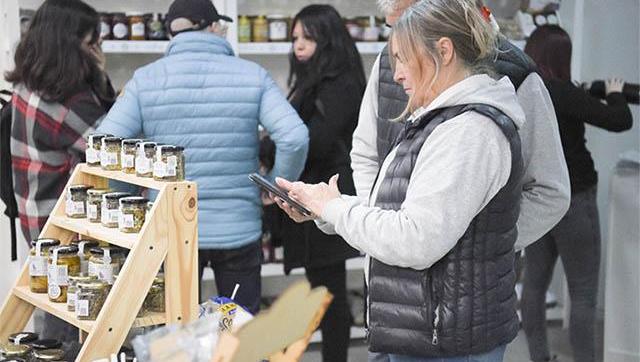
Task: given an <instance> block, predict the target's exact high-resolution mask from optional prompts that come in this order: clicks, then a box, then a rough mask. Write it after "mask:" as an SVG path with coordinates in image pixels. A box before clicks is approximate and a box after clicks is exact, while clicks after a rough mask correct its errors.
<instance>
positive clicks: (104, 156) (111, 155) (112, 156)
mask: <svg viewBox="0 0 640 362" xmlns="http://www.w3.org/2000/svg"><path fill="white" fill-rule="evenodd" d="M117 164H118V153H117V152H100V165H101V166H113V165H117Z"/></svg>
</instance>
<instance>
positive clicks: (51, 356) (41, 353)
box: [33, 349, 64, 361]
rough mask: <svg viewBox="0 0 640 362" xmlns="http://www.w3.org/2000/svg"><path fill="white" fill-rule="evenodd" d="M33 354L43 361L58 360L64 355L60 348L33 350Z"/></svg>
mask: <svg viewBox="0 0 640 362" xmlns="http://www.w3.org/2000/svg"><path fill="white" fill-rule="evenodd" d="M33 356H34V357H35V358H37V359H40V360H43V361H58V360H60V359H62V358H63V357H64V351H63V350H61V349H42V350H37V351H33Z"/></svg>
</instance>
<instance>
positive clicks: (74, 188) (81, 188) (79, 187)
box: [69, 185, 93, 192]
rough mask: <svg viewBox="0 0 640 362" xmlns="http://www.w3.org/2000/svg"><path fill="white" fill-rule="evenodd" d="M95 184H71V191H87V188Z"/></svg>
mask: <svg viewBox="0 0 640 362" xmlns="http://www.w3.org/2000/svg"><path fill="white" fill-rule="evenodd" d="M92 188H93V186H89V185H71V186H69V191H71V192H87V190H90V189H92Z"/></svg>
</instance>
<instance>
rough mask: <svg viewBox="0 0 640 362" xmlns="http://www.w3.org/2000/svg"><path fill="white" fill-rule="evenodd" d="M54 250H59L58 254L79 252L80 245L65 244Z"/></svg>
mask: <svg viewBox="0 0 640 362" xmlns="http://www.w3.org/2000/svg"><path fill="white" fill-rule="evenodd" d="M53 250H57V251H58V255H60V254H78V247H77V246H75V245H65V246H59V247H57V248H55V249H53Z"/></svg>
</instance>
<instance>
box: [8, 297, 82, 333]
mask: <svg viewBox="0 0 640 362" xmlns="http://www.w3.org/2000/svg"><path fill="white" fill-rule="evenodd" d="M13 293H14V294H15V295H16V296H17V297H18V298H20V299H22V300H24V301H26V302H29V303H30V304H31V305H33V306H35V307H37V308H38V309H41V310H43V311H45V312H48V313H51V314H53V315H54V316H56V317H58V318H60V319H62V320H64V321H66V322H67V323H69V324H72V325H74V326H76V327H78V328H80V329H82V330H83V331H87V332H89V331H91V328H92V326H93V322H92V321H81V320H78V318H76V314H75V312H69V311H68V310H67V304H66V303H51V302H49V297H48V296H47V294H38V293H32V292H31V291H30V290H29V287H15V288H13Z"/></svg>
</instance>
